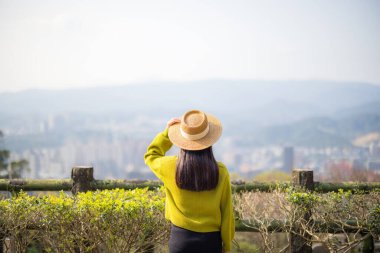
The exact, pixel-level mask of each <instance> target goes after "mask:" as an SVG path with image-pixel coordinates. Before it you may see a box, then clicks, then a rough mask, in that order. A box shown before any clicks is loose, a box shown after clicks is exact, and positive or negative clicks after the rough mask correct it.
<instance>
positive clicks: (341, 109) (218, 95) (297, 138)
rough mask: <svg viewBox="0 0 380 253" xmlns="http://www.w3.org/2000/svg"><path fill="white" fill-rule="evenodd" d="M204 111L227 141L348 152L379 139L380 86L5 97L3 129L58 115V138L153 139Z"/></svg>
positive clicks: (186, 85) (169, 88)
mask: <svg viewBox="0 0 380 253" xmlns="http://www.w3.org/2000/svg"><path fill="white" fill-rule="evenodd" d="M193 108H199V109H201V110H204V111H207V112H210V113H212V114H215V115H217V116H218V117H219V118H220V119H221V120H222V123H223V126H224V131H225V132H224V133H225V134H226V135H230V136H239V135H243V134H244V135H247V136H252V138H248V139H247V141H248V140H249V141H251V142H252V143H258V144H268V143H285V142H289V143H296V144H299V145H301V144H304V145H314V144H316V145H330V144H331V145H332V144H334V143H339V145H348V144H349V143H350V142H351V140H352V138H354V137H355V136H358V135H359V134H360V133H365V132H366V131H380V127H379V117H378V116H379V115H380V86H377V85H372V84H367V83H353V82H331V81H260V80H203V81H194V82H156V83H141V84H131V85H124V86H114V87H97V88H81V89H67V90H27V91H22V92H15V93H9V92H8V93H0V129H4V128H5V129H21V130H20V131H19V132H21V133H22V132H24V131H25V129H24V128H23V126H28V127H29V128H32V129H40V128H41V124H45V123H46V121H47V119H48V118H49V117H50V116H51V115H53V116H54V120H55V127H56V128H57V129H58V130H59V131H61V132H60V133H59V134H58V135H54V136H56V137H54V138H56V139H57V140H59V139H61V136H62V135H64V134H65V133H64V132H65V131H67V132H80V131H88V129H89V128H90V129H91V130H94V129H102V127H103V126H102V124H103V125H107V124H111V123H112V124H113V123H115V124H118V123H123V124H124V125H128V126H130V128H131V130H130V131H131V132H132V133H133V131H135V133H136V135H139V136H148V137H149V138H150V137H151V135H152V134H153V132H155V131H156V129H157V126H162V125H163V124H165V122H166V120H167V119H168V118H170V117H173V116H180V115H181V114H182V113H183V112H184V111H186V110H189V109H193ZM33 138H39V137H33Z"/></svg>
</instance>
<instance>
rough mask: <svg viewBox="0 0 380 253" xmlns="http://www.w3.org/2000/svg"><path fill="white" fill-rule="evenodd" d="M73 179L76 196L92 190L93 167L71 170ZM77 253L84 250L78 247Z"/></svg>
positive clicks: (73, 189)
mask: <svg viewBox="0 0 380 253" xmlns="http://www.w3.org/2000/svg"><path fill="white" fill-rule="evenodd" d="M71 179H72V180H73V188H72V189H71V192H72V193H73V195H76V194H77V193H78V192H86V191H89V190H91V182H92V181H93V180H94V168H93V167H92V166H75V167H73V168H72V170H71ZM75 252H76V253H81V252H82V250H81V249H80V248H79V247H77V248H76V249H75Z"/></svg>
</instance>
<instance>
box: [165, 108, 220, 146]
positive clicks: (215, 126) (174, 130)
mask: <svg viewBox="0 0 380 253" xmlns="http://www.w3.org/2000/svg"><path fill="white" fill-rule="evenodd" d="M206 115H207V120H208V123H209V127H210V130H209V132H208V134H207V135H206V136H205V137H203V138H201V139H199V140H194V141H191V140H188V139H186V138H184V137H183V136H182V135H181V131H180V123H176V124H174V125H171V126H170V127H169V139H170V141H171V142H172V143H173V144H174V145H176V146H178V147H180V148H182V149H186V150H202V149H205V148H208V147H210V146H212V145H213V144H214V143H215V142H216V141H217V140H218V139H219V137H220V136H221V135H222V124H221V123H220V121H219V120H218V119H217V118H216V117H214V116H213V115H210V114H206Z"/></svg>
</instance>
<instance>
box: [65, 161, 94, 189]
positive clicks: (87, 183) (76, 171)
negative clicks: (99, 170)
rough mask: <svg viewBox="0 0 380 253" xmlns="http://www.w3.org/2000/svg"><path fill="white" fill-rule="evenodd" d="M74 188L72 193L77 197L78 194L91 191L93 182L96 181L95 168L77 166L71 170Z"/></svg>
mask: <svg viewBox="0 0 380 253" xmlns="http://www.w3.org/2000/svg"><path fill="white" fill-rule="evenodd" d="M71 179H72V180H73V188H72V189H71V192H72V193H73V194H74V195H76V194H77V193H78V192H86V191H89V190H91V182H92V181H93V180H94V168H93V167H92V166H75V167H73V169H72V170H71Z"/></svg>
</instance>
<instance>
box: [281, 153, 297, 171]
mask: <svg viewBox="0 0 380 253" xmlns="http://www.w3.org/2000/svg"><path fill="white" fill-rule="evenodd" d="M293 167H294V148H293V147H284V149H283V167H282V170H283V171H284V172H292V170H293Z"/></svg>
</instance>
